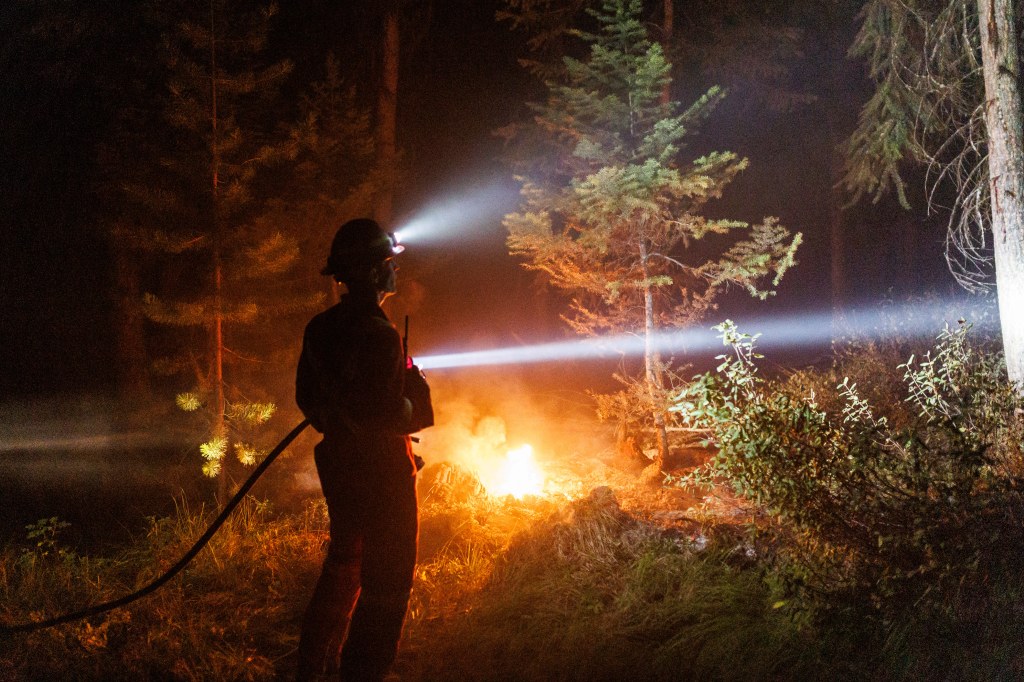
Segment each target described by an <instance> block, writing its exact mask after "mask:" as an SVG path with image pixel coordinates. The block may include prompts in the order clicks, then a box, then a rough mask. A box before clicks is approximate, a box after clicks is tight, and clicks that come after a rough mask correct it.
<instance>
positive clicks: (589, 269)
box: [505, 0, 800, 457]
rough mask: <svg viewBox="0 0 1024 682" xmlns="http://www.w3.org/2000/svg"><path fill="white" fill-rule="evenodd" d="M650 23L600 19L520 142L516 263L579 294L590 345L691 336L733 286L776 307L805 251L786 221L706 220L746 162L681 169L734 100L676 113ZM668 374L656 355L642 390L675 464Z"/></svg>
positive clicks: (576, 320) (635, 12) (718, 161)
mask: <svg viewBox="0 0 1024 682" xmlns="http://www.w3.org/2000/svg"><path fill="white" fill-rule="evenodd" d="M640 10H641V3H639V2H637V1H636V0H630V1H628V2H626V1H624V0H622V1H615V2H605V3H604V6H603V8H602V10H601V11H592V12H591V15H592V16H593V17H594V19H595V20H596V22H597V25H598V29H597V31H596V32H594V33H589V32H585V31H580V30H577V31H575V32H574V35H575V36H576V37H578V38H580V39H581V40H583V41H584V42H585V43H586V44H587V45H589V48H590V51H589V54H588V56H587V58H586V59H582V60H580V59H574V58H571V57H566V58H565V59H564V66H565V74H564V77H562V78H560V79H559V80H552V81H549V82H548V83H547V88H548V98H547V101H546V102H544V103H539V104H534V105H533V110H534V111H535V113H536V117H535V119H534V121H533V123H532V125H527V126H524V127H522V128H521V129H520V130H519V135H520V138H521V140H522V141H523V142H524V149H526V150H529V151H528V153H530V154H532V155H534V156H532V157H531V158H532V159H533V162H532V163H530V162H524V163H523V166H524V167H525V168H526V171H527V172H526V174H525V175H524V176H523V177H521V178H520V179H521V181H522V182H523V189H522V197H523V201H522V205H521V210H520V211H519V212H517V213H513V214H510V215H508V216H506V218H505V226H506V227H507V229H508V232H509V236H508V246H509V250H510V252H511V253H512V254H513V255H516V256H520V257H522V258H523V259H524V265H525V267H527V268H530V269H534V270H539V271H541V272H543V273H544V274H546V275H547V277H548V278H549V280H550V282H551V283H552V284H553V285H554V286H555V287H557V288H559V289H563V290H566V291H568V292H571V293H572V295H573V299H572V303H571V308H570V312H569V314H568V315H567V316H566V320H567V322H568V323H569V325H570V326H571V327H572V328H573V329H574V330H575V331H577V332H578V333H581V334H598V333H603V332H636V333H640V334H643V335H647V336H649V335H651V334H652V333H654V332H655V331H656V330H657V329H659V328H664V327H678V326H684V325H686V324H692V323H693V322H695V321H696V320H699V319H700V318H701V317H702V316H703V315H704V314H705V313H706V312H707V311H708V310H710V309H711V307H712V305H713V301H714V299H715V297H716V296H717V295H718V294H719V293H721V292H722V291H723V290H724V289H725V288H727V287H729V286H741V287H744V288H746V289H747V290H748V291H749V292H750V293H751V294H752V295H754V296H757V297H759V298H765V297H767V296H769V295H770V294H771V286H774V285H775V284H777V283H778V281H779V278H780V277H781V276H782V274H783V273H784V272H785V271H786V269H787V268H788V267H789V266H790V265H792V263H793V255H794V252H795V250H796V248H797V246H798V244H799V242H800V236H799V235H797V236H795V237H792V238H791V237H790V235H789V233H788V232H787V231H786V230H785V229H784V228H782V227H781V226H779V224H778V222H777V221H776V220H775V219H773V218H766V219H765V220H764V221H763V222H761V223H760V224H757V225H753V226H751V225H749V224H747V223H745V222H741V221H736V220H725V219H710V218H707V217H705V216H703V215H702V214H701V211H702V209H703V208H704V206H705V204H706V203H707V202H708V201H709V200H711V199H713V198H717V197H719V196H720V195H721V193H722V191H723V189H724V187H725V186H726V185H727V184H728V183H729V182H730V181H731V180H732V179H733V178H734V177H735V176H736V174H737V173H739V172H740V171H742V170H743V169H744V168H745V167H746V166H747V160H746V159H742V158H740V157H738V156H737V155H736V154H734V153H732V152H710V153H707V154H705V155H703V156H700V157H699V158H697V159H695V160H693V161H690V162H684V161H682V160H681V157H682V152H683V149H684V147H685V145H686V141H687V138H688V137H690V136H692V134H693V133H694V131H695V129H696V128H697V126H699V124H700V123H701V122H702V121H703V120H704V119H706V118H707V117H708V116H709V115H710V114H711V112H712V111H713V110H714V108H715V105H716V104H717V103H718V102H719V101H721V99H722V98H723V97H724V96H725V93H724V92H723V91H722V90H721V89H719V88H717V87H716V88H711V89H710V90H709V91H708V92H707V93H705V94H704V95H703V96H702V97H700V98H699V99H698V100H697V101H696V102H694V103H693V104H692V105H691V106H689V107H687V108H685V109H682V108H681V107H680V106H679V105H678V103H675V102H668V103H663V102H662V101H661V95H662V92H663V90H664V89H665V86H666V85H667V84H668V82H669V71H670V65H669V63H668V62H667V61H666V59H665V57H664V54H663V52H662V48H661V46H660V45H659V44H657V43H655V42H652V41H651V40H650V39H649V38H648V35H647V31H646V28H645V26H644V24H643V23H642V21H641V20H640ZM741 231H746V232H747V235H746V238H745V239H741V240H739V241H737V242H735V243H734V244H733V245H732V246H731V247H730V248H727V249H725V250H724V251H721V252H719V253H718V255H717V256H715V257H711V258H708V256H707V253H708V251H709V249H708V248H704V247H702V248H701V249H700V253H697V252H696V251H697V249H695V243H696V242H698V241H700V240H702V239H704V238H705V237H707V236H708V235H712V234H723V235H725V234H732V233H735V232H741ZM766 280H768V281H770V282H771V285H769V284H768V283H767V282H766ZM664 373H665V366H664V365H663V364H662V362H661V359H660V357H658V356H657V354H655V353H653V352H652V353H649V354H648V356H647V358H646V376H645V378H644V379H643V381H644V383H645V385H646V386H647V388H648V392H649V394H650V395H651V396H652V402H653V404H654V405H655V407H654V410H655V412H654V420H655V424H656V425H657V426H658V427H659V428H660V429H661V431H662V438H661V440H659V454H660V455H661V456H662V457H663V456H664V455H665V448H666V446H665V443H664V428H663V427H664V423H663V421H662V422H660V423H659V420H661V419H663V415H664V407H666V406H667V403H665V402H664V400H665V399H664V396H662V395H659V393H660V391H662V389H663V386H664V383H665V380H664ZM659 406H660V407H659Z"/></svg>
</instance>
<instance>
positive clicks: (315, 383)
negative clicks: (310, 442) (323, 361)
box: [295, 330, 326, 433]
mask: <svg viewBox="0 0 1024 682" xmlns="http://www.w3.org/2000/svg"><path fill="white" fill-rule="evenodd" d="M308 335H309V332H308V330H307V332H306V334H305V335H304V336H303V340H302V353H301V355H299V366H298V369H297V370H296V372H295V404H296V405H298V406H299V409H300V410H302V414H304V415H305V416H306V418H307V419H309V423H310V424H311V425H312V426H313V428H314V429H316V430H317V431H319V432H320V433H323V431H324V418H323V411H324V406H325V404H326V397H325V396H324V395H323V394H322V390H321V387H320V381H319V379H318V377H317V371H318V370H317V368H316V367H315V362H314V361H313V359H312V357H311V354H310V351H309V348H308Z"/></svg>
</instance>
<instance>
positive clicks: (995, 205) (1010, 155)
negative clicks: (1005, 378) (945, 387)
mask: <svg viewBox="0 0 1024 682" xmlns="http://www.w3.org/2000/svg"><path fill="white" fill-rule="evenodd" d="M978 23H979V25H980V28H981V55H982V67H983V72H984V75H985V126H986V129H987V132H988V172H989V182H990V183H991V185H990V187H989V189H990V191H991V203H992V207H991V210H992V244H993V250H994V252H995V266H996V289H997V293H998V296H999V317H1000V321H1001V324H1002V333H1003V350H1004V352H1005V354H1006V366H1007V370H1008V371H1009V375H1010V381H1012V382H1014V383H1016V384H1017V385H1018V388H1019V390H1021V391H1024V132H1022V117H1024V111H1022V109H1021V93H1020V81H1019V80H1018V79H1019V76H1020V71H1019V69H1020V55H1019V53H1018V44H1017V36H1016V34H1015V33H1014V26H1015V17H1014V3H1013V0H978Z"/></svg>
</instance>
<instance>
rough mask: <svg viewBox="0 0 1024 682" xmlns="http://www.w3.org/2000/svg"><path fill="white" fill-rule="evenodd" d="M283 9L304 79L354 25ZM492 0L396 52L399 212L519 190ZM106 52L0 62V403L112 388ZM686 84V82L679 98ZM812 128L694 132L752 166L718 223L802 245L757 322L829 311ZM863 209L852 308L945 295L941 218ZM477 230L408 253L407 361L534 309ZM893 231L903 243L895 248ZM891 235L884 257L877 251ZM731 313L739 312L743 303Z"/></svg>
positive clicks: (325, 13) (521, 88) (310, 8)
mask: <svg viewBox="0 0 1024 682" xmlns="http://www.w3.org/2000/svg"><path fill="white" fill-rule="evenodd" d="M285 4H286V5H287V7H286V9H285V11H284V13H283V16H282V25H283V26H285V27H286V28H287V31H284V30H283V29H282V31H283V33H285V34H287V35H289V36H293V37H294V36H301V38H299V39H296V40H295V42H294V43H292V38H284V37H279V38H278V45H279V46H280V48H281V49H282V50H283V51H287V50H288V47H289V45H293V44H294V46H295V55H294V58H295V59H296V62H297V71H298V72H299V73H301V72H302V71H303V69H307V68H310V65H311V64H319V63H322V61H321V60H322V54H321V51H322V50H323V49H324V48H329V47H330V44H331V42H332V41H334V40H339V41H342V44H343V41H345V40H346V37H345V30H346V26H348V24H347V23H346V22H347V21H348V19H349V18H348V17H346V16H345V15H344V12H340V13H339V12H335V11H333V10H332V9H331V8H332V7H333V5H334V4H333V3H330V2H327V1H326V0H318V1H317V0H312V1H309V2H306V3H285ZM498 4H499V3H498V2H496V0H486V1H480V0H452V1H447V2H437V3H435V5H436V7H435V10H434V14H433V16H432V17H431V21H430V23H429V25H427V30H426V33H425V34H424V36H423V37H422V38H421V39H420V40H419V41H418V43H417V44H416V45H415V46H414V47H415V50H414V52H413V53H412V55H411V56H410V55H405V57H404V61H403V70H402V82H401V84H400V89H401V98H400V102H399V107H400V112H399V116H400V122H399V125H400V130H399V136H400V144H401V146H402V147H403V150H404V153H405V154H406V158H407V159H408V162H409V166H410V169H411V172H410V174H409V178H408V180H407V181H406V184H405V185H404V186H403V188H402V190H401V193H400V195H399V197H398V200H397V202H398V203H397V213H398V215H410V214H413V213H414V212H415V211H416V209H417V208H418V207H419V206H422V205H424V204H426V203H428V202H429V201H430V200H431V199H432V198H435V197H437V196H439V195H443V194H445V193H452V192H460V191H467V190H468V189H470V188H472V187H473V186H476V185H480V184H483V183H485V182H487V181H490V180H494V179H497V180H500V181H503V182H505V183H508V184H509V186H511V183H510V179H509V177H508V175H509V174H508V172H507V171H506V170H505V169H503V167H502V166H501V165H500V164H499V163H498V162H497V161H496V160H495V158H494V157H495V155H496V153H497V152H498V150H499V146H498V144H499V143H498V141H497V140H496V139H495V138H493V137H492V136H491V135H490V131H491V130H493V129H494V128H496V127H498V126H501V125H504V124H506V123H508V122H509V121H510V120H512V119H513V118H514V117H516V116H519V115H522V113H523V111H524V108H523V102H524V100H525V99H526V98H528V97H532V96H536V95H537V92H538V91H537V89H536V86H535V84H533V83H532V81H531V80H530V79H529V78H528V77H527V76H526V75H525V74H524V73H523V71H522V70H521V69H520V68H519V66H518V65H517V63H516V59H517V57H518V56H520V55H521V54H522V52H523V46H522V41H521V40H520V37H519V36H515V35H512V34H510V33H509V31H508V28H507V26H505V25H498V24H496V23H495V22H494V11H495V9H496V7H497V5H498ZM18 21H19V18H18V16H17V15H16V13H14V12H9V11H7V10H0V27H2V24H10V26H8V27H7V28H12V27H13V28H17V26H18ZM5 33H7V31H5ZM129 40H130V39H129ZM116 48H117V45H116V42H115V44H113V45H111V44H109V41H107V44H106V47H105V48H103V49H106V50H115V51H116ZM76 49H78V50H82V51H81V52H80V53H76V52H75V50H76ZM103 49H101V50H100V53H99V54H94V51H91V50H93V48H91V47H90V48H88V49H87V48H84V47H82V46H80V45H79V46H74V45H73V46H72V48H71V52H70V54H59V55H56V54H53V52H52V51H50V50H48V49H47V46H46V45H45V44H41V43H33V42H32V39H29V38H25V39H23V40H22V41H20V42H19V41H14V42H13V43H12V44H10V45H8V46H7V47H6V48H4V51H3V52H2V53H0V58H2V60H0V67H3V68H2V70H0V72H2V73H3V75H2V76H0V78H2V79H3V82H2V90H0V95H2V98H3V101H2V102H0V123H2V125H3V131H2V137H0V143H2V146H3V148H2V157H3V158H2V160H0V174H2V177H0V190H2V197H3V198H2V208H0V210H2V213H0V229H2V237H0V239H2V242H0V310H2V321H0V348H2V351H0V357H2V364H0V396H2V397H13V396H26V395H45V394H48V393H74V392H89V391H97V390H105V389H108V388H110V384H111V382H112V380H113V373H112V371H111V363H113V361H114V354H113V351H112V348H111V343H112V342H111V338H110V319H111V312H110V309H109V305H108V303H107V300H108V291H109V288H110V287H111V285H112V283H111V273H110V267H109V263H108V260H107V257H106V253H105V250H104V247H103V245H102V242H101V240H100V239H99V238H98V237H97V236H96V235H95V234H93V233H92V232H90V231H89V229H87V227H86V226H87V225H88V223H89V219H90V218H91V217H92V215H93V210H94V208H95V201H96V199H95V195H94V193H93V189H92V186H91V182H92V179H93V178H92V173H93V171H94V167H93V159H94V145H95V143H96V142H98V141H99V139H98V138H99V137H100V135H101V134H102V130H103V129H104V128H103V126H104V123H105V122H106V121H107V120H108V117H109V116H110V115H111V107H112V106H113V105H114V104H116V103H112V102H107V101H97V99H96V97H95V92H94V89H93V87H92V86H91V84H92V83H94V82H95V80H94V78H95V79H99V78H108V79H109V78H116V77H117V74H116V73H94V72H91V71H90V69H92V68H94V65H97V66H96V68H100V66H101V65H103V64H107V67H108V68H109V65H110V64H111V63H115V64H116V60H115V59H110V60H108V61H106V62H105V61H104V56H107V57H109V56H110V55H104V54H103ZM341 51H342V52H344V49H342V50H341ZM68 58H70V59H71V61H72V62H73V63H75V62H76V60H77V65H78V68H77V69H72V70H71V73H64V72H62V70H61V69H60V68H55V69H50V68H48V67H49V66H50V65H51V62H50V60H55V62H59V61H60V60H61V59H68ZM853 72H854V73H856V69H854V70H853ZM691 86H692V84H685V83H683V84H680V89H687V88H690V87H691ZM856 91H857V88H856V87H851V90H850V93H851V94H849V98H850V103H849V111H850V112H851V115H852V114H855V112H856V109H857V107H858V105H859V102H858V101H857V96H858V95H856V94H853V93H855V92H856ZM844 96H845V95H844ZM819 123H820V121H815V120H814V119H813V118H812V117H810V115H803V116H799V115H795V116H787V117H780V116H774V115H759V114H757V113H756V112H755V113H751V112H750V111H744V110H743V108H742V107H740V106H738V105H737V106H729V105H726V106H724V107H723V108H722V109H721V110H720V112H719V114H718V116H716V120H715V121H714V122H713V123H712V124H711V125H709V126H708V127H707V129H706V130H705V133H704V137H703V140H704V141H705V142H706V143H707V144H708V145H710V146H715V147H719V148H728V149H733V150H734V151H737V152H739V153H741V154H744V155H746V156H749V157H750V159H751V169H750V170H749V171H748V172H747V173H745V174H744V175H743V176H742V177H741V178H740V179H739V180H737V181H736V182H735V183H734V186H733V187H732V188H731V189H730V190H729V191H728V193H727V195H726V198H725V199H724V200H723V201H722V202H721V204H720V205H719V206H717V207H716V208H715V209H714V210H720V211H722V212H723V213H726V214H730V215H733V216H736V217H740V218H744V219H753V220H757V219H759V218H760V217H761V216H763V215H778V216H779V217H780V218H781V219H782V222H783V224H785V225H787V226H789V227H790V228H791V229H793V230H794V231H797V230H799V231H802V232H804V233H805V238H806V245H805V247H804V249H803V252H802V253H801V254H800V257H799V260H800V262H801V263H800V265H799V266H798V267H797V268H796V270H794V271H792V272H791V273H790V274H789V275H788V276H787V279H786V280H785V281H784V283H783V285H782V288H781V290H780V293H779V296H778V298H777V300H775V301H774V302H772V303H771V304H768V305H767V306H766V307H765V308H764V310H766V311H773V310H774V311H783V310H794V309H799V308H800V307H807V306H817V307H819V308H821V307H825V306H827V300H828V294H827V292H828V251H827V235H826V232H825V209H824V200H823V199H824V198H823V197H822V196H821V194H820V190H821V188H822V182H821V174H822V173H823V172H825V173H827V168H825V167H824V166H822V164H821V159H822V158H824V157H823V155H821V154H818V155H817V156H815V155H814V154H808V152H807V150H808V146H809V145H810V144H812V142H813V141H814V140H815V139H816V135H817V131H816V130H815V128H816V126H818V125H819ZM919 195H920V193H918V195H917V196H915V197H914V198H915V199H917V198H918V197H919ZM916 203H918V204H920V203H921V202H920V201H919V200H918V201H917V202H916ZM856 211H857V213H856V215H857V216H858V221H859V229H858V231H857V232H856V233H855V234H852V235H851V243H852V247H853V248H852V250H851V255H850V259H849V265H850V268H851V272H852V274H853V275H854V276H856V277H857V278H858V281H857V283H856V286H855V289H856V290H857V293H858V295H859V296H861V297H862V298H865V299H867V300H871V299H873V298H877V297H879V296H882V295H884V294H885V293H886V291H887V290H889V289H895V290H896V291H897V292H900V293H923V292H924V291H926V290H929V289H931V290H938V291H940V292H943V293H945V292H948V291H950V290H951V278H950V277H949V275H948V274H947V273H946V272H945V264H944V262H943V261H942V259H941V241H942V236H943V225H942V220H941V218H939V219H931V220H930V221H926V220H924V219H923V218H922V217H921V216H920V215H918V214H913V213H906V214H905V213H900V212H899V211H897V210H895V209H894V208H893V206H892V205H891V202H889V201H883V202H882V204H881V205H880V206H877V207H862V208H858V209H856ZM910 228H913V229H910ZM480 230H481V235H482V236H481V238H480V239H477V240H475V241H473V242H472V244H470V245H469V246H468V247H467V248H465V249H460V248H458V247H457V246H456V247H450V248H447V249H444V253H440V252H439V251H438V250H433V251H431V250H429V249H424V252H423V253H421V254H420V255H419V256H417V257H418V258H421V259H422V261H421V262H410V264H409V269H410V271H413V272H415V271H416V269H417V268H419V270H420V271H422V272H423V273H424V275H423V283H424V285H425V286H426V292H427V298H426V300H425V302H424V303H423V305H422V307H421V308H420V309H418V310H417V311H416V318H415V319H416V321H417V322H415V323H414V324H416V325H417V326H416V327H415V328H416V329H417V330H418V333H419V336H418V337H417V338H416V339H414V341H413V344H414V351H415V349H416V348H417V347H418V348H420V349H421V352H422V351H425V350H428V349H430V348H431V347H436V346H440V345H444V346H449V347H457V346H460V345H465V346H470V345H478V346H480V345H491V344H500V343H509V342H515V341H517V340H525V339H529V338H530V336H531V332H530V330H529V329H528V328H527V327H526V326H525V325H524V323H523V321H524V319H529V318H530V316H533V315H535V314H536V310H537V309H536V307H535V301H534V298H535V297H534V295H533V293H532V290H531V288H530V283H531V276H530V275H529V274H527V273H524V272H523V271H522V270H521V269H520V268H519V267H518V266H517V265H516V264H515V263H514V262H513V261H512V259H511V258H509V257H508V256H507V254H506V252H505V250H504V245H503V239H504V235H503V233H502V228H501V226H500V224H499V223H498V222H497V221H496V220H495V221H491V222H490V223H488V224H485V225H481V227H480ZM893 234H903V235H905V236H906V238H904V239H903V240H902V241H901V240H900V239H899V238H897V239H891V236H892V235H893ZM886 235H888V236H886ZM883 236H885V239H886V240H887V243H889V244H890V246H889V247H888V248H884V249H880V248H879V247H878V244H879V241H880V239H882V237H883ZM317 257H319V255H318V256H317ZM408 258H409V259H412V258H413V255H412V254H410V255H409V256H408ZM908 263H909V264H910V265H908ZM725 305H726V306H728V305H736V306H738V307H739V308H740V309H744V308H749V304H748V303H746V302H745V301H743V300H741V299H740V298H736V299H735V300H734V299H732V298H730V299H728V300H727V301H726V302H725ZM546 331H552V332H557V333H558V334H561V333H562V332H560V331H558V330H555V329H551V328H547V329H546Z"/></svg>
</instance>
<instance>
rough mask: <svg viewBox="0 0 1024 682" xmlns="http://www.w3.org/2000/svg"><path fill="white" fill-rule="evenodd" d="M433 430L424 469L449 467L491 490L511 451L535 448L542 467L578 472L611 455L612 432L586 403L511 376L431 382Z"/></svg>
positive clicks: (425, 438)
mask: <svg viewBox="0 0 1024 682" xmlns="http://www.w3.org/2000/svg"><path fill="white" fill-rule="evenodd" d="M428 379H429V380H430V384H431V394H432V396H433V402H434V412H435V423H436V426H433V427H431V428H429V429H426V430H424V431H423V432H422V433H421V434H419V436H420V439H421V440H420V443H419V444H417V445H416V446H415V447H414V450H416V452H417V453H418V454H420V455H421V456H423V458H424V459H425V460H426V461H427V464H428V465H429V464H436V463H439V462H450V463H452V464H456V465H458V466H460V467H462V468H464V469H466V470H468V471H472V472H474V473H476V474H477V476H478V477H479V478H480V479H481V481H483V482H484V483H485V485H486V483H487V481H488V480H494V478H495V477H496V476H497V475H498V474H499V471H500V470H501V469H502V467H503V466H504V465H505V463H506V461H507V459H506V456H507V455H508V452H509V451H510V450H513V449H515V448H519V447H521V446H523V445H530V446H532V448H533V451H534V457H535V459H536V460H537V462H538V463H539V464H541V465H542V466H548V467H551V466H552V465H559V466H561V465H565V464H566V463H569V462H573V463H576V464H579V463H581V462H585V461H587V460H590V459H592V458H594V457H596V456H598V455H599V454H601V453H602V452H603V451H606V450H607V449H608V447H609V441H610V439H609V437H608V435H607V434H606V433H605V432H606V431H607V427H605V426H604V425H602V424H600V423H599V422H598V421H597V419H596V416H595V414H594V409H593V406H592V405H590V404H589V403H588V402H585V401H581V402H570V401H569V400H568V399H567V398H566V397H565V396H564V395H562V394H560V393H558V392H547V391H544V390H543V389H539V388H538V387H536V386H534V387H530V386H527V385H526V384H525V383H524V382H522V381H521V380H520V379H519V378H517V377H516V376H515V374H514V373H513V372H508V371H506V372H494V371H479V370H478V371H474V372H471V373H470V375H469V376H462V377H459V378H454V377H452V376H446V375H444V374H438V375H436V376H433V375H431V376H429V377H428Z"/></svg>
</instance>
